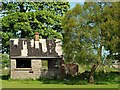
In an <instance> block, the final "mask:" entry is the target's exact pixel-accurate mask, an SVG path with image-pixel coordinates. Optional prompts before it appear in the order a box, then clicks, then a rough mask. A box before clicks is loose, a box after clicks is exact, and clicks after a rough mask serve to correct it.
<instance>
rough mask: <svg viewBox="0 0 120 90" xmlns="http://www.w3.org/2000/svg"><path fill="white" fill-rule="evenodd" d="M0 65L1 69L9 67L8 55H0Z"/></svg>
mask: <svg viewBox="0 0 120 90" xmlns="http://www.w3.org/2000/svg"><path fill="white" fill-rule="evenodd" d="M0 57H1V58H0V64H2V68H4V67H9V66H10V59H9V56H8V54H0Z"/></svg>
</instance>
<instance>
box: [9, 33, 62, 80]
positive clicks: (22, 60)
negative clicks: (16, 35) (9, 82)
mask: <svg viewBox="0 0 120 90" xmlns="http://www.w3.org/2000/svg"><path fill="white" fill-rule="evenodd" d="M38 37H39V35H38V33H36V35H35V39H24V38H21V39H10V61H11V70H10V74H11V75H10V76H11V78H14V79H27V78H39V77H48V78H51V77H55V76H57V77H59V76H60V73H61V71H60V63H61V60H62V48H61V41H60V40H59V39H52V40H51V39H39V38H38ZM43 60H47V62H48V69H44V68H43V66H42V61H43Z"/></svg>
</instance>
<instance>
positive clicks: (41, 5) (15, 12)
mask: <svg viewBox="0 0 120 90" xmlns="http://www.w3.org/2000/svg"><path fill="white" fill-rule="evenodd" d="M69 7H70V5H69V3H68V2H14V3H13V2H9V3H8V2H6V3H4V2H3V3H2V10H1V12H2V13H3V14H4V16H3V17H2V32H0V34H1V36H2V52H7V53H8V52H9V39H10V38H33V37H34V32H36V31H37V32H39V33H40V38H60V39H62V34H61V33H62V28H61V18H62V17H63V15H64V13H65V12H67V10H68V9H69Z"/></svg>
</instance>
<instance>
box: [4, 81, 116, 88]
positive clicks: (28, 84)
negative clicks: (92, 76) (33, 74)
mask: <svg viewBox="0 0 120 90" xmlns="http://www.w3.org/2000/svg"><path fill="white" fill-rule="evenodd" d="M2 88H118V85H117V84H111V85H90V84H88V85H65V84H42V83H41V82H40V81H8V80H2Z"/></svg>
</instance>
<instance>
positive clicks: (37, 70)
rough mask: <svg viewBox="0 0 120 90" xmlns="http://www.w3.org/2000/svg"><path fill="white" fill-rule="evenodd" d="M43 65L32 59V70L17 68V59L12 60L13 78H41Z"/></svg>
mask: <svg viewBox="0 0 120 90" xmlns="http://www.w3.org/2000/svg"><path fill="white" fill-rule="evenodd" d="M41 67H42V63H41V60H39V59H31V68H16V59H11V78H12V79H28V78H39V77H40V75H41Z"/></svg>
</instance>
